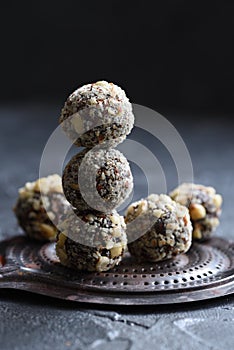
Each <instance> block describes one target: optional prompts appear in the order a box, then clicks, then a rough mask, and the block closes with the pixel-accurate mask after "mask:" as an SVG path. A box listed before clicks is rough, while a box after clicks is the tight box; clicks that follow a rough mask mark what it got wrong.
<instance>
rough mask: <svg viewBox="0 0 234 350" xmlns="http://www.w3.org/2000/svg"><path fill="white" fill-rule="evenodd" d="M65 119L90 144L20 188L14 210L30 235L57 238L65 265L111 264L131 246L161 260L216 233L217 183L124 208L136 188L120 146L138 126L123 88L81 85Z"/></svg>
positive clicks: (80, 141) (93, 267)
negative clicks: (57, 170) (56, 170)
mask: <svg viewBox="0 0 234 350" xmlns="http://www.w3.org/2000/svg"><path fill="white" fill-rule="evenodd" d="M60 123H61V126H62V128H63V130H64V131H65V133H66V135H67V136H68V137H69V138H70V139H71V140H72V142H73V143H74V144H75V145H77V146H79V147H83V148H84V149H83V150H82V151H81V152H79V153H78V154H76V155H75V156H74V157H73V158H72V159H71V160H70V161H69V163H68V164H67V165H66V167H65V169H64V172H63V177H62V179H61V178H60V177H59V176H58V175H51V176H49V177H47V178H42V179H39V180H37V181H36V182H33V183H27V184H26V185H25V187H23V188H22V189H20V190H19V198H18V200H17V203H16V206H15V208H14V211H15V214H16V216H17V218H18V222H19V224H20V226H21V227H22V228H23V229H24V231H25V232H26V234H27V235H28V236H29V237H30V238H31V239H36V240H44V241H45V240H47V241H53V240H56V253H57V255H58V257H59V259H60V262H61V263H62V264H63V265H65V266H68V267H72V268H74V269H77V270H87V271H107V270H109V269H111V268H112V267H114V266H115V265H117V264H118V263H119V262H120V261H121V259H122V256H123V254H124V252H125V251H126V247H127V246H128V250H129V252H130V254H131V255H132V256H134V257H135V258H137V259H138V260H141V261H143V262H144V261H152V262H157V261H161V260H165V259H170V258H172V257H175V256H177V255H178V254H181V253H186V252H187V251H188V250H189V249H190V247H191V244H192V240H199V241H203V240H206V239H208V238H210V237H211V235H212V233H213V232H214V231H215V229H216V227H217V226H218V225H219V216H220V214H221V205H222V197H221V195H219V194H217V193H216V191H215V189H214V188H212V187H206V186H202V185H195V184H192V183H185V184H182V185H180V186H179V187H177V188H176V189H175V190H173V191H172V192H171V193H170V194H169V195H166V194H161V195H157V194H151V195H149V196H148V197H147V198H145V199H141V200H139V201H137V202H135V203H132V204H131V205H130V206H129V207H128V208H127V210H126V214H125V217H123V216H121V215H119V214H118V213H117V211H116V208H117V207H118V206H120V205H121V204H122V203H123V202H124V201H125V200H126V199H127V197H128V196H129V194H130V193H131V191H132V189H133V177H132V174H131V169H130V167H129V164H128V161H127V159H126V158H125V157H124V156H123V154H121V153H120V152H119V151H117V150H116V149H115V148H114V147H115V146H116V145H118V144H119V143H121V142H122V141H124V140H125V138H126V137H127V135H128V134H129V133H130V132H131V130H132V128H133V125H134V115H133V112H132V106H131V103H130V102H129V100H128V98H127V97H126V94H125V92H124V91H123V90H122V89H121V88H120V87H118V86H116V85H114V84H112V83H108V82H106V81H99V82H97V83H93V84H87V85H84V86H82V87H80V88H78V89H77V90H76V91H75V92H73V93H72V94H71V95H70V96H69V97H68V99H67V101H66V103H65V106H64V108H63V109H62V113H61V117H60ZM64 195H65V197H64ZM62 214H63V216H62Z"/></svg>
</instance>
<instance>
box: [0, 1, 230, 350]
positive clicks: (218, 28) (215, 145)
mask: <svg viewBox="0 0 234 350" xmlns="http://www.w3.org/2000/svg"><path fill="white" fill-rule="evenodd" d="M0 15H1V21H0V25H1V31H0V33H1V57H0V60H1V94H0V101H1V103H0V122H1V127H0V159H1V169H0V237H1V239H3V238H6V237H8V236H10V235H15V234H16V233H19V232H20V231H19V229H18V228H17V224H16V220H15V218H14V215H13V213H12V210H11V208H12V206H13V204H14V203H15V200H16V197H17V189H18V188H19V187H20V186H22V185H23V184H24V183H25V182H26V181H30V180H34V179H35V178H37V177H38V168H39V162H40V157H41V154H42V151H43V148H44V145H45V143H46V141H47V139H48V137H49V136H50V134H51V132H52V131H53V130H54V128H55V127H56V126H57V119H58V116H59V113H60V109H61V107H62V105H63V103H64V100H65V98H66V97H67V95H68V94H69V93H70V92H71V91H72V90H73V89H75V88H76V87H77V86H79V85H82V84H84V83H86V82H89V81H95V80H97V79H108V80H111V81H113V82H116V83H118V84H119V85H120V86H122V87H124V88H125V89H126V90H127V92H128V95H129V96H130V98H131V100H132V101H133V102H135V103H140V104H144V105H146V106H148V107H153V108H155V109H156V110H157V111H158V112H160V113H162V114H163V115H164V116H165V117H167V118H168V119H169V120H170V121H171V122H172V123H173V124H174V126H175V127H176V128H177V129H178V131H179V132H180V133H181V136H182V137H183V139H184V141H185V142H186V145H187V147H188V149H189V151H190V154H191V157H192V161H193V166H194V174H195V182H198V183H203V184H207V185H213V186H214V187H216V188H217V190H218V191H219V192H220V193H221V194H222V195H223V197H224V206H223V214H222V221H221V225H220V227H219V229H218V231H217V233H216V234H217V235H220V236H223V237H226V238H230V239H233V226H232V221H233V191H234V182H233V173H234V163H233V147H234V138H233V124H232V119H233V78H234V77H233V75H234V72H233V70H234V68H233V61H234V60H233V58H234V57H233V56H234V49H233V42H234V41H233V35H234V28H233V26H234V21H233V19H234V18H233V16H234V3H233V2H232V1H196V2H195V1H168V0H165V1H163V2H159V1H144V2H140V1H134V2H130V1H128V2H126V1H99V2H94V1H93V2H88V3H84V2H81V1H66V2H61V1H40V2H33V1H21V2H16V1H8V2H5V3H3V4H1V11H0ZM131 137H133V138H135V139H136V140H139V141H140V142H142V143H144V144H145V145H146V146H147V147H150V148H152V149H153V151H154V153H155V154H156V155H157V157H158V158H159V159H160V161H161V162H162V166H163V170H164V172H165V173H166V174H167V180H168V188H169V189H171V188H173V187H174V186H175V185H176V184H177V183H176V181H177V180H176V177H175V176H174V174H175V169H174V170H173V169H172V164H171V160H170V159H169V158H170V157H169V155H168V154H167V153H166V152H165V149H163V148H162V147H161V146H160V145H159V144H157V142H156V141H152V140H150V139H149V138H148V135H146V134H144V133H143V134H142V133H139V130H134V131H133V133H132V136H131ZM151 141H152V142H151ZM134 175H135V189H136V196H137V197H140V196H143V195H145V193H146V187H145V183H144V181H143V177H142V175H141V174H140V173H139V172H138V171H137V169H134ZM0 283H1V281H0ZM233 310H234V298H233V296H230V297H226V298H221V299H218V300H213V301H206V302H202V303H196V304H187V305H179V306H177V307H171V306H165V307H152V308H140V309H139V308H135V307H134V308H125V309H123V308H118V307H115V309H112V308H109V309H106V308H104V307H103V308H101V309H99V310H98V308H97V307H94V306H92V308H91V307H89V306H88V305H84V306H81V305H77V304H73V303H62V302H60V301H56V300H53V299H49V298H44V297H39V296H32V295H30V294H26V293H19V292H14V293H13V292H10V291H1V290H0V341H1V349H4V350H23V349H28V350H31V349H36V350H44V349H45V350H47V349H53V348H56V349H57V350H60V349H61V350H64V349H72V350H78V349H90V350H91V349H102V350H103V349H112V350H114V349H134V350H135V349H140V350H141V349H143V348H145V349H152V346H154V347H155V346H157V349H159V350H161V349H162V350H164V349H170V350H171V349H180V350H181V349H182V350H183V349H186V350H187V349H188V348H190V349H198V348H199V349H215V350H216V349H219V350H220V349H224V350H225V349H231V348H232V347H233V341H234V338H233V331H232V330H233V327H234V311H233Z"/></svg>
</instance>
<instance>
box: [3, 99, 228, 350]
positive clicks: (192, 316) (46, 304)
mask: <svg viewBox="0 0 234 350" xmlns="http://www.w3.org/2000/svg"><path fill="white" fill-rule="evenodd" d="M57 115H58V108H55V107H53V106H51V107H48V106H42V107H39V106H12V107H11V108H9V107H5V108H4V107H2V108H0V120H1V129H0V133H1V137H0V157H1V161H2V166H1V171H0V196H1V201H0V238H1V239H3V238H5V237H7V236H10V235H14V234H16V233H17V232H19V229H18V228H17V225H16V221H15V219H14V216H13V214H12V211H11V207H12V206H13V204H14V201H15V198H16V196H17V188H18V187H20V186H22V185H23V184H24V182H25V181H30V180H33V179H35V178H37V177H38V166H39V161H40V157H41V153H42V151H43V147H44V144H45V142H46V140H47V138H48V137H49V135H50V133H51V132H52V131H53V129H54V128H55V126H56V122H57ZM170 119H171V121H172V122H173V124H174V125H175V126H176V127H177V129H178V130H179V131H180V133H181V135H182V137H183V138H184V140H185V142H186V144H187V146H188V148H189V150H190V152H191V156H192V160H193V165H194V171H195V181H196V182H201V183H204V184H210V185H213V186H215V187H216V188H217V189H218V191H219V192H220V193H222V194H223V196H224V208H223V215H222V225H221V226H220V228H219V229H218V232H217V235H220V236H225V237H227V238H230V239H231V238H232V239H234V234H233V231H232V230H233V227H232V219H233V205H232V201H233V193H234V182H233V172H234V163H233V154H232V152H233V146H234V139H233V127H232V124H231V122H230V120H229V118H228V117H223V116H222V117H220V118H219V117H217V118H216V119H215V120H213V121H212V122H211V119H207V118H202V117H188V116H184V117H183V118H181V117H175V116H174V115H170ZM134 135H135V136H134ZM133 136H134V137H135V138H137V139H138V140H139V141H142V142H144V144H145V145H146V146H150V145H151V147H152V144H153V143H152V142H151V141H150V140H149V139H147V138H145V137H144V135H141V134H139V133H138V132H137V131H135V132H134V133H133ZM147 143H148V144H147ZM157 150H158V153H159V154H158V157H159V158H160V157H161V160H162V166H163V169H164V171H165V172H167V173H169V175H168V187H169V189H170V188H172V187H173V186H174V185H176V181H175V180H174V178H173V176H172V175H170V174H173V172H171V171H170V167H171V163H170V161H169V160H168V161H167V158H166V155H165V151H164V150H163V149H161V148H160V147H159V148H158V149H157ZM155 153H156V154H157V152H155ZM164 156H165V157H164ZM135 176H136V178H135V186H136V194H135V196H136V197H138V196H141V195H144V194H145V188H144V185H143V182H144V181H143V177H142V175H141V174H140V173H139V172H137V170H136V171H135ZM0 344H1V345H0V348H1V349H3V350H23V349H35V350H47V349H53V348H54V349H56V350H60V349H61V350H64V349H72V350H78V349H90V350H91V349H97V350H99V349H102V350H103V349H112V350H115V349H124V350H125V349H132V350H135V349H136V350H138V349H152V348H156V349H160V350H161V349H163V350H164V349H178V350H181V349H182V350H183V349H188V348H189V349H219V350H220V349H224V350H225V349H232V348H233V344H234V296H230V297H225V298H221V299H217V300H211V301H206V302H197V303H194V304H184V305H178V306H163V307H159V306H155V307H147V308H146V307H140V308H139V307H131V308H130V307H128V308H126V307H125V308H123V307H122V308H119V307H113V308H112V307H108V308H107V307H100V306H99V307H95V306H93V305H92V306H89V305H81V304H77V303H73V302H62V301H58V300H55V299H51V298H46V297H42V296H37V295H32V294H30V293H24V292H18V291H6V290H0Z"/></svg>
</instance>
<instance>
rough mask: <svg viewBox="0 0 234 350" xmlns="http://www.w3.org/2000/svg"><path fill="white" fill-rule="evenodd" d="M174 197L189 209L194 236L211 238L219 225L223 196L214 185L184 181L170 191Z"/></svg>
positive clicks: (199, 238)
mask: <svg viewBox="0 0 234 350" xmlns="http://www.w3.org/2000/svg"><path fill="white" fill-rule="evenodd" d="M170 196H171V198H172V199H174V200H175V201H176V202H178V203H180V204H182V205H185V206H186V207H187V208H188V209H189V213H190V217H191V221H192V225H193V238H194V239H197V240H205V239H207V238H210V236H211V235H212V233H213V232H214V231H215V229H216V228H217V226H218V225H219V216H220V214H221V205H222V196H221V195H220V194H217V193H216V190H215V189H214V188H213V187H207V186H203V185H196V184H193V183H184V184H182V185H180V186H179V187H177V188H176V189H175V190H174V191H172V192H171V193H170Z"/></svg>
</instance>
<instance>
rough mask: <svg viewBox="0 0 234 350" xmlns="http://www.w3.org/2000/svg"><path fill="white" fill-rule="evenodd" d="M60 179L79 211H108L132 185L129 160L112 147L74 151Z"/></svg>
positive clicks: (118, 203) (128, 193)
mask: <svg viewBox="0 0 234 350" xmlns="http://www.w3.org/2000/svg"><path fill="white" fill-rule="evenodd" d="M81 163H82V164H81ZM62 182H63V190H64V194H65V196H66V198H67V200H68V201H69V202H70V203H71V204H72V206H73V207H75V208H77V209H79V211H80V212H86V211H89V210H92V211H94V210H95V211H100V212H110V211H112V210H113V209H114V208H116V207H118V206H119V205H121V204H122V203H123V202H124V201H125V200H126V199H127V197H128V196H129V195H130V193H131V191H132V189H133V177H132V173H131V169H130V166H129V163H128V161H127V159H126V158H125V157H124V156H123V154H122V153H121V152H119V151H117V150H116V149H113V148H111V149H99V148H97V147H96V148H94V149H92V150H90V151H88V150H87V149H85V150H84V151H82V152H81V153H79V154H77V155H75V156H74V157H73V158H72V159H71V160H70V161H69V163H68V164H67V166H66V167H65V169H64V172H63V179H62ZM79 185H80V186H79Z"/></svg>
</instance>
